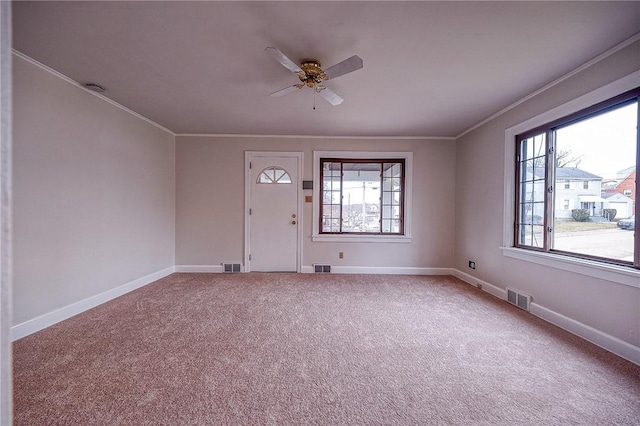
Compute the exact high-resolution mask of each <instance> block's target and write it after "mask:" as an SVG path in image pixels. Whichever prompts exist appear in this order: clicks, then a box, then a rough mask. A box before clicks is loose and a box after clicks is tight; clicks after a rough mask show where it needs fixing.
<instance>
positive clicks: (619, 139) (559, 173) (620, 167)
mask: <svg viewBox="0 0 640 426" xmlns="http://www.w3.org/2000/svg"><path fill="white" fill-rule="evenodd" d="M639 96H640V88H638V89H635V90H632V91H630V92H627V93H624V94H622V95H620V96H616V97H615V98H612V99H609V100H607V101H605V102H601V103H599V104H597V105H594V106H592V107H590V108H587V109H585V110H582V111H579V112H577V113H574V114H571V115H569V116H566V117H563V118H560V119H557V120H554V121H552V122H549V123H547V124H544V125H542V126H538V127H536V128H534V129H531V130H529V131H526V132H523V133H521V134H519V135H517V136H516V150H515V151H516V194H515V221H514V245H515V246H516V247H518V248H524V249H530V250H534V251H540V252H548V253H553V252H556V253H559V254H564V255H569V256H573V257H578V258H584V259H589V260H596V261H602V262H605V263H613V264H618V265H625V266H630V267H634V268H639V269H640V255H639V253H638V251H639V250H640V249H639V247H640V243H639V241H640V233H638V232H635V231H634V230H635V228H636V227H637V225H638V222H639V221H638V220H637V219H636V209H637V204H638V203H637V199H638V194H639V190H638V185H637V183H636V170H637V167H638V163H639V160H638V158H639V157H640V155H639V148H640V142H639V141H640V136H639V134H640V133H639V130H638V115H639V111H638V99H639ZM571 182H580V183H579V184H576V185H571V184H570V183H571Z"/></svg>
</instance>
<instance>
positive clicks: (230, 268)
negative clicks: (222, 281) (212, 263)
mask: <svg viewBox="0 0 640 426" xmlns="http://www.w3.org/2000/svg"><path fill="white" fill-rule="evenodd" d="M222 271H223V272H240V264H239V263H223V264H222Z"/></svg>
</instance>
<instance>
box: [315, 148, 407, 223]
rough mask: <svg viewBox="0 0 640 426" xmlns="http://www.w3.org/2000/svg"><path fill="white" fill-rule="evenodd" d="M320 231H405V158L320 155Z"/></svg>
mask: <svg viewBox="0 0 640 426" xmlns="http://www.w3.org/2000/svg"><path fill="white" fill-rule="evenodd" d="M320 174H321V176H320V186H321V197H322V202H321V203H320V214H319V220H320V224H319V225H320V226H319V230H320V233H321V234H385V235H404V190H405V189H404V188H405V160H404V159H393V158H387V159H373V158H366V159H355V158H349V159H341V158H320Z"/></svg>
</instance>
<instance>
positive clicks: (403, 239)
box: [311, 234, 412, 243]
mask: <svg viewBox="0 0 640 426" xmlns="http://www.w3.org/2000/svg"><path fill="white" fill-rule="evenodd" d="M311 241H313V242H320V243H323V242H324V243H410V242H411V241H412V238H411V237H408V236H406V235H384V234H383V235H380V234H376V235H360V234H358V235H349V234H336V235H327V234H320V235H313V236H312V237H311Z"/></svg>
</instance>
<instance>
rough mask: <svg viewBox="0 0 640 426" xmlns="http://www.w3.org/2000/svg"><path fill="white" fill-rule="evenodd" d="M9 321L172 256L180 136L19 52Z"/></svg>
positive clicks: (151, 269)
mask: <svg viewBox="0 0 640 426" xmlns="http://www.w3.org/2000/svg"><path fill="white" fill-rule="evenodd" d="M13 62H14V65H13V78H14V81H13V90H14V110H13V114H14V127H13V141H14V142H13V147H14V155H13V161H14V163H13V164H14V166H13V172H14V174H13V178H14V180H13V183H14V192H13V195H14V199H13V203H14V212H13V213H14V222H13V223H14V234H13V237H14V240H13V241H14V243H13V255H14V264H13V267H14V281H13V323H14V324H20V323H23V322H24V321H27V320H30V319H33V318H35V317H38V316H39V315H43V314H47V313H49V312H51V311H54V310H56V309H59V308H63V307H65V306H68V305H70V304H72V303H75V302H78V301H82V300H84V299H86V298H89V297H92V296H95V295H97V294H100V293H103V292H105V291H108V290H111V289H112V288H114V287H117V286H120V285H123V284H125V283H127V282H129V281H132V280H135V279H138V278H140V277H143V276H146V275H149V274H151V273H155V272H157V271H160V270H162V269H165V268H170V267H172V266H173V264H174V241H175V239H174V238H175V141H174V136H173V135H172V134H170V133H167V132H166V131H163V130H161V129H159V128H158V127H156V126H153V125H151V124H149V123H147V122H145V121H143V120H141V119H140V118H137V117H135V116H133V115H131V114H130V113H127V112H125V111H124V110H122V109H120V108H118V107H115V106H113V105H111V104H109V103H107V102H105V101H104V100H101V99H99V98H97V97H96V96H94V95H92V94H91V93H88V92H86V91H85V90H83V89H81V88H79V87H77V86H75V85H73V84H70V83H69V82H67V81H65V80H63V79H61V78H59V77H57V76H55V75H53V74H51V73H49V72H47V71H44V70H42V69H40V68H38V67H36V66H35V65H33V64H31V63H29V62H27V61H25V60H24V59H21V58H19V57H16V56H14V61H13Z"/></svg>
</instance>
